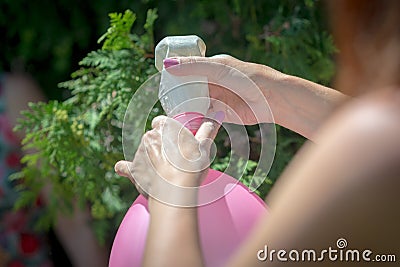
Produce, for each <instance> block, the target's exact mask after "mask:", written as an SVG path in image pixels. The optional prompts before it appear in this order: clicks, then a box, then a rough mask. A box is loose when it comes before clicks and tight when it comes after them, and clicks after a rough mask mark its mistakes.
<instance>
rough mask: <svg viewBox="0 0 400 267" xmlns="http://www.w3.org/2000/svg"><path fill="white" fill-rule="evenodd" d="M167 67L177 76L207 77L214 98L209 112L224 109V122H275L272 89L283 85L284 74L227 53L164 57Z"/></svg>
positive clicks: (211, 95)
mask: <svg viewBox="0 0 400 267" xmlns="http://www.w3.org/2000/svg"><path fill="white" fill-rule="evenodd" d="M164 66H165V67H166V69H167V71H168V72H170V73H171V74H173V75H177V76H186V75H197V76H206V77H207V78H208V82H209V93H210V98H211V105H210V110H209V111H210V112H218V111H223V112H224V113H225V122H231V123H236V124H257V123H266V122H274V120H273V116H272V114H271V110H270V105H271V103H270V101H271V100H273V91H274V90H278V87H280V86H281V81H283V79H284V78H285V77H286V75H285V74H283V73H281V72H279V71H276V70H274V69H272V68H269V67H267V66H264V65H259V64H255V63H249V62H244V61H241V60H238V59H236V58H234V57H231V56H228V55H217V56H213V57H209V58H206V57H177V58H168V59H166V60H164Z"/></svg>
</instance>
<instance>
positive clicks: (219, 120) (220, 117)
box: [214, 111, 225, 124]
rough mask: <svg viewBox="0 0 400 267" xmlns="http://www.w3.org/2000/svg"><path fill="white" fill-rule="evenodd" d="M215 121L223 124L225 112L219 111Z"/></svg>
mask: <svg viewBox="0 0 400 267" xmlns="http://www.w3.org/2000/svg"><path fill="white" fill-rule="evenodd" d="M214 119H215V120H216V121H217V122H218V123H219V124H222V122H223V121H224V119H225V113H224V112H223V111H218V112H217V113H216V114H215V116H214Z"/></svg>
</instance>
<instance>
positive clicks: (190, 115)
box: [172, 112, 204, 135]
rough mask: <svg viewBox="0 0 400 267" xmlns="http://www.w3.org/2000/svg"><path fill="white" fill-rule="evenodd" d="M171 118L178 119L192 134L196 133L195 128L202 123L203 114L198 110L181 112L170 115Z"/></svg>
mask: <svg viewBox="0 0 400 267" xmlns="http://www.w3.org/2000/svg"><path fill="white" fill-rule="evenodd" d="M172 118H173V119H175V120H177V121H179V122H180V123H182V124H183V126H185V127H186V128H188V129H189V130H190V131H191V132H192V134H193V135H196V133H197V130H198V129H199V128H200V125H201V124H202V123H203V119H204V115H203V114H201V113H200V112H183V113H180V114H178V115H175V116H173V117H172Z"/></svg>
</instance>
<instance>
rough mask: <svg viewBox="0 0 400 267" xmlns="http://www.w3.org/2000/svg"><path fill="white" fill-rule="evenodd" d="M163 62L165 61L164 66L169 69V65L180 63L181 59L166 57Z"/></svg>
mask: <svg viewBox="0 0 400 267" xmlns="http://www.w3.org/2000/svg"><path fill="white" fill-rule="evenodd" d="M163 63H164V68H166V69H167V68H169V67H172V66H176V65H178V64H179V60H177V59H175V58H166V59H164V61H163Z"/></svg>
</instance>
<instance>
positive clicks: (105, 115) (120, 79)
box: [14, 11, 156, 241]
mask: <svg viewBox="0 0 400 267" xmlns="http://www.w3.org/2000/svg"><path fill="white" fill-rule="evenodd" d="M149 14H150V16H151V17H150V18H148V23H147V25H148V26H147V27H148V29H149V30H148V31H146V32H145V33H144V34H143V35H141V36H138V35H134V34H130V27H131V26H132V24H133V22H134V20H135V15H134V14H133V13H132V12H130V11H127V12H125V15H124V16H122V14H112V15H110V17H111V29H112V30H111V31H110V30H109V31H108V33H110V34H106V35H105V36H104V38H103V39H102V40H104V45H103V49H102V50H98V51H93V52H90V53H89V54H88V55H87V57H85V58H84V59H83V60H82V61H81V62H80V65H81V66H82V67H81V68H80V69H79V70H78V71H76V72H74V73H73V74H72V78H73V80H70V81H67V82H63V83H61V84H60V86H61V87H63V88H67V89H68V90H70V92H71V95H72V96H71V97H70V98H69V99H67V100H66V101H64V102H58V101H50V102H49V103H47V104H46V103H36V104H30V108H31V109H32V110H31V111H30V112H27V111H26V112H23V115H24V119H23V120H20V121H19V126H18V127H17V128H16V129H17V130H24V131H25V133H26V137H25V139H24V140H23V145H24V147H23V148H24V150H26V151H28V150H29V151H32V150H30V149H34V150H33V151H34V152H29V153H27V155H26V156H25V157H24V158H23V159H22V161H23V162H25V163H26V166H25V168H23V170H22V171H21V172H20V173H18V174H16V175H14V178H15V179H18V178H21V177H24V185H25V186H26V187H27V188H29V190H24V191H23V192H22V194H21V198H20V199H19V201H18V202H17V206H18V207H22V206H25V205H28V204H29V203H31V200H32V199H33V198H34V197H35V196H36V195H37V194H38V192H39V190H40V189H41V188H42V186H43V185H44V184H50V185H51V188H52V190H51V195H50V199H51V203H53V205H50V206H49V208H48V210H49V214H53V215H54V214H56V212H55V211H69V210H70V209H71V207H72V203H73V201H78V202H79V203H80V204H81V205H85V203H89V204H90V206H91V211H92V215H93V217H94V218H95V219H96V220H97V222H96V225H97V226H98V227H100V228H99V229H97V230H96V233H97V234H98V237H99V238H101V239H102V240H103V241H104V238H106V235H105V233H107V232H110V230H115V229H110V227H113V228H114V227H115V225H118V221H119V220H120V219H121V216H122V214H123V212H125V211H126V209H127V207H128V205H130V203H131V202H132V199H133V198H132V197H133V196H134V195H135V194H137V193H136V192H135V191H134V189H133V187H132V185H131V184H130V182H129V181H127V179H124V178H121V177H118V176H117V175H116V174H115V173H114V170H113V165H114V164H115V162H116V161H118V160H120V159H122V158H123V154H122V144H121V143H122V141H121V127H122V122H123V119H124V115H125V110H126V108H127V106H128V103H129V101H130V99H131V97H132V95H133V94H134V92H135V91H136V89H137V88H138V87H139V86H140V85H141V84H142V83H143V82H144V81H145V80H146V79H147V78H148V77H149V76H150V75H152V74H154V73H155V68H154V67H153V65H154V61H153V59H152V58H148V57H147V56H146V55H147V54H149V53H150V52H151V51H146V50H145V47H146V45H147V43H146V42H148V40H151V39H152V37H150V35H152V32H151V29H152V25H151V23H152V22H154V20H155V17H156V13H155V11H152V12H149ZM120 21H123V23H120ZM127 25H129V29H128V28H127V27H128V26H127ZM128 33H129V35H128ZM116 34H117V35H118V34H121V35H122V36H121V38H118V37H117V35H116ZM129 43H130V44H129ZM38 174H40V175H38ZM44 218H46V220H47V221H46V222H50V221H51V220H48V218H49V216H47V217H44ZM101 221H103V222H101ZM105 222H107V223H105ZM39 224H41V225H46V223H44V222H43V221H39Z"/></svg>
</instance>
